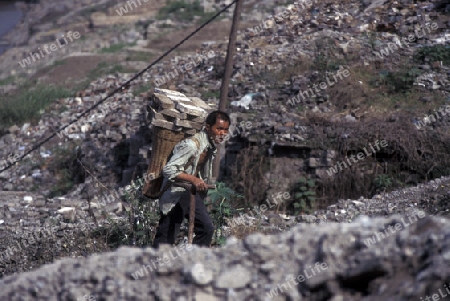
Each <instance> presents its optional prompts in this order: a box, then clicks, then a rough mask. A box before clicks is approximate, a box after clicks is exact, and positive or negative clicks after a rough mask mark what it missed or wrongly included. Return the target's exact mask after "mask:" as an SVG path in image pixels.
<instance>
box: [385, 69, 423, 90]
mask: <svg viewBox="0 0 450 301" xmlns="http://www.w3.org/2000/svg"><path fill="white" fill-rule="evenodd" d="M421 73H422V72H421V71H420V70H419V69H417V68H404V69H402V70H400V71H397V72H389V73H388V74H387V75H386V76H385V78H384V82H386V83H387V85H388V87H389V88H390V89H391V90H392V91H393V92H407V91H409V90H411V88H412V86H413V83H414V81H415V80H416V78H417V77H418V76H419V75H420V74H421Z"/></svg>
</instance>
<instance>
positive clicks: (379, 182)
mask: <svg viewBox="0 0 450 301" xmlns="http://www.w3.org/2000/svg"><path fill="white" fill-rule="evenodd" d="M391 186H392V179H391V177H389V175H387V174H381V175H378V176H377V177H376V178H375V188H376V189H377V190H378V191H380V190H382V191H385V190H386V189H387V188H389V187H391Z"/></svg>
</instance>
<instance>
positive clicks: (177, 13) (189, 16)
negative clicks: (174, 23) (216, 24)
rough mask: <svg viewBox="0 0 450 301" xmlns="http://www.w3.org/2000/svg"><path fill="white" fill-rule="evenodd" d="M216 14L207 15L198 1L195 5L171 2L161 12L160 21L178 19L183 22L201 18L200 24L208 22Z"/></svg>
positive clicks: (178, 0) (181, 0)
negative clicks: (197, 17)
mask: <svg viewBox="0 0 450 301" xmlns="http://www.w3.org/2000/svg"><path fill="white" fill-rule="evenodd" d="M215 14H216V13H214V12H211V13H205V11H204V9H203V7H202V5H201V4H200V2H199V1H198V0H196V1H194V2H193V3H186V2H185V1H184V0H175V1H169V2H168V3H167V6H165V7H163V8H161V9H160V10H159V14H158V17H157V18H158V19H160V20H166V19H169V18H171V17H175V18H178V19H179V20H182V21H193V20H194V18H195V17H196V16H199V17H200V20H199V22H200V23H201V22H202V21H206V20H207V19H209V18H211V17H212V16H214V15H215Z"/></svg>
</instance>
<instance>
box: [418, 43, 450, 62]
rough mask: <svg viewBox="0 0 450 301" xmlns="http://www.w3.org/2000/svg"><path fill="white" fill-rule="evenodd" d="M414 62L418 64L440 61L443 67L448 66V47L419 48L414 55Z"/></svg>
mask: <svg viewBox="0 0 450 301" xmlns="http://www.w3.org/2000/svg"><path fill="white" fill-rule="evenodd" d="M414 60H415V61H416V62H419V63H430V62H435V61H442V63H443V64H444V65H449V64H450V46H448V45H433V46H425V47H422V48H420V49H419V50H418V51H417V52H416V53H414Z"/></svg>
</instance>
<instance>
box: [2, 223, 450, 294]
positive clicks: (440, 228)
mask: <svg viewBox="0 0 450 301" xmlns="http://www.w3.org/2000/svg"><path fill="white" fill-rule="evenodd" d="M394 225H395V228H394ZM388 226H390V229H391V230H388V228H387V227H388ZM397 226H399V227H397ZM403 226H404V227H403ZM400 227H402V229H400V230H396V229H399V228H400ZM392 229H394V231H392ZM378 233H381V234H378ZM386 233H387V234H386ZM449 239H450V222H449V221H448V220H447V219H443V218H439V217H421V218H418V219H416V220H414V221H411V220H408V219H407V218H406V217H404V216H401V215H394V216H391V217H389V218H374V219H369V218H367V217H361V218H358V219H357V220H355V222H353V223H350V224H346V223H342V224H329V225H321V226H320V227H318V226H316V225H308V224H300V225H297V226H296V227H294V228H293V229H291V230H290V231H288V232H285V233H281V234H277V235H262V234H252V235H249V236H248V237H247V238H246V239H245V240H243V241H241V240H237V239H235V238H230V239H229V240H228V242H227V243H226V244H225V245H224V246H223V247H222V248H220V249H205V248H199V247H197V246H194V247H193V248H192V250H191V251H189V252H179V253H177V254H178V256H173V258H170V257H169V258H170V261H168V262H165V263H164V264H163V265H162V264H159V265H156V267H155V268H153V266H152V265H151V264H150V263H151V262H152V261H153V260H154V259H155V258H163V257H165V256H170V255H168V254H175V252H176V250H175V249H172V248H161V249H157V250H155V249H151V248H146V249H137V248H130V247H121V248H119V249H118V250H117V251H115V252H110V253H104V254H101V255H92V256H90V257H88V258H81V259H70V260H69V259H65V260H60V261H57V262H56V263H53V264H50V265H46V266H44V267H41V268H39V269H37V270H35V271H32V272H27V273H22V274H20V275H12V276H6V277H4V278H3V279H1V280H0V299H2V300H10V301H15V300H23V301H26V300H34V301H39V300H76V298H78V297H79V296H84V295H91V296H94V297H95V298H96V300H131V299H132V300H153V299H154V300H181V299H180V298H183V300H199V299H196V298H197V297H199V296H201V297H202V300H286V299H289V300H305V299H308V300H324V299H330V300H349V301H353V300H354V301H356V300H366V299H367V298H371V300H375V299H376V300H382V299H386V300H393V299H392V296H395V300H399V301H403V300H405V301H406V300H418V299H419V297H425V296H426V295H430V294H433V293H438V291H439V289H442V290H443V291H444V285H448V279H450V270H449V269H448V266H449V265H450V256H448V255H449V254H450V247H449V246H450V241H449ZM424 246H426V248H424ZM145 265H147V268H145ZM405 266H407V267H408V268H407V269H406V268H405ZM160 270H161V271H160ZM166 271H170V272H166ZM294 280H295V281H294ZM68 283H70V286H68V285H66V284H68ZM369 296H370V297H369ZM374 298H375V299H374Z"/></svg>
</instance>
